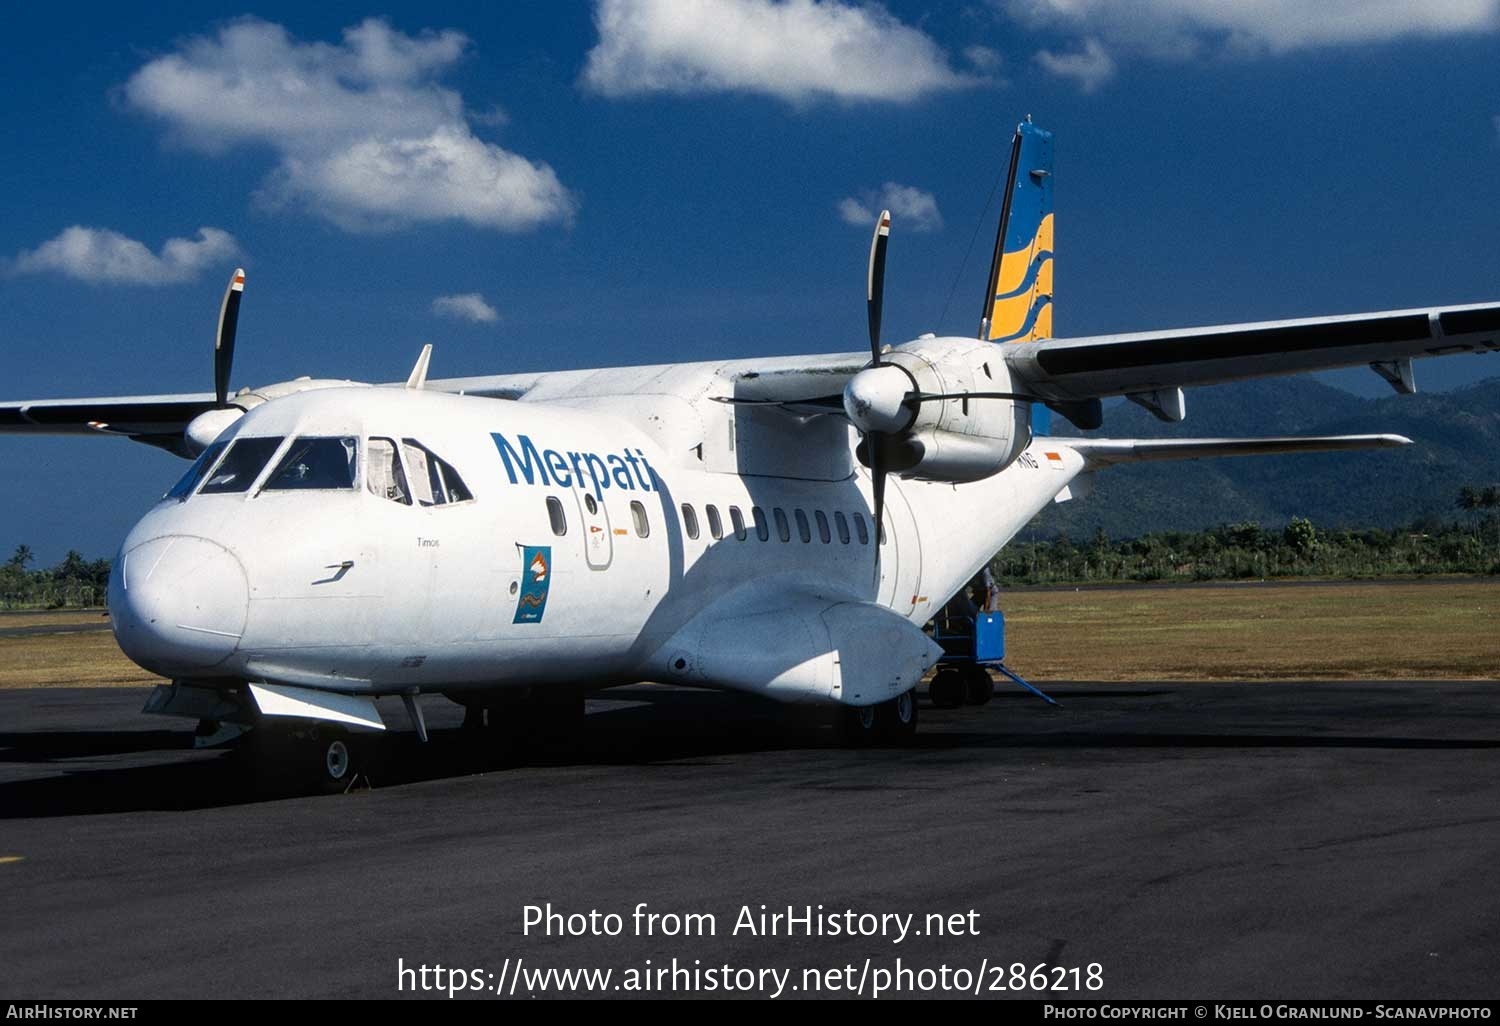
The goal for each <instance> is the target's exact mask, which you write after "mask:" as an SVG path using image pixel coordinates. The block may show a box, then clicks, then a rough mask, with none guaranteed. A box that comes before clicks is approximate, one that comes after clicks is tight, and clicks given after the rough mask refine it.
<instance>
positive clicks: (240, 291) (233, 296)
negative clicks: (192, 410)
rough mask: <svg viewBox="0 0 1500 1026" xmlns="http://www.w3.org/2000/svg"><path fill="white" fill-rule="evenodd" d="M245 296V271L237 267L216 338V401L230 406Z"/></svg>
mask: <svg viewBox="0 0 1500 1026" xmlns="http://www.w3.org/2000/svg"><path fill="white" fill-rule="evenodd" d="M244 294H245V269H244V268H243V267H236V268H235V269H234V275H233V276H232V277H231V278H230V279H229V288H227V289H225V290H224V303H223V305H222V306H220V307H219V333H218V335H217V336H216V337H215V338H214V401H215V404H216V405H217V406H218V407H219V409H221V410H222V409H223V408H224V407H225V406H227V405H228V404H229V369H230V368H231V367H232V366H233V365H234V335H235V331H236V330H237V329H238V327H239V321H240V299H241V297H243V296H244Z"/></svg>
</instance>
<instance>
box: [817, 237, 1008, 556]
mask: <svg viewBox="0 0 1500 1026" xmlns="http://www.w3.org/2000/svg"><path fill="white" fill-rule="evenodd" d="M890 235H891V212H890V211H889V210H882V211H881V212H880V217H879V219H878V220H877V221H876V222H875V235H874V237H873V238H871V240H870V267H869V273H868V276H867V278H866V284H865V304H866V308H867V313H868V314H869V322H870V362H869V363H868V364H866V365H865V368H864V369H863V370H861V371H860V372H859V373H857V374H855V375H854V376H853V377H851V378H850V379H849V381H848V383H847V384H846V385H845V386H844V394H843V397H842V398H843V406H844V413H845V414H846V415H847V416H848V418H849V421H850V423H852V424H853V425H854V426H855V428H856V430H858V431H859V433H860V443H859V447H858V449H857V450H856V454H857V455H858V456H859V459H860V461H861V462H863V463H864V465H865V466H867V467H869V468H870V482H871V485H872V491H873V493H874V495H873V498H874V506H875V508H874V510H873V513H874V515H875V530H876V545H875V572H876V575H877V576H878V575H879V573H880V543H879V539H880V537H881V536H882V535H883V533H884V530H885V479H886V476H887V475H888V474H889V473H890V472H891V470H892V469H895V470H902V469H905V468H906V467H910V466H912V465H913V464H914V463H915V462H916V461H917V460H920V459H921V450H920V447H918V448H916V449H915V450H914V449H913V448H912V446H911V445H909V444H904V443H903V440H902V438H901V435H902V433H903V432H905V431H906V430H907V429H908V428H910V427H911V426H912V424H913V423H915V422H916V419H917V411H918V409H919V408H920V407H921V405H922V404H923V403H926V402H941V401H945V400H949V399H1012V400H1020V401H1024V402H1031V401H1033V400H1035V398H1036V397H1035V396H1031V395H1025V394H1022V393H1018V392H922V391H920V390H919V389H918V388H917V382H916V379H914V378H913V377H912V376H911V374H910V373H909V372H908V371H907V370H906V368H904V367H902V366H901V365H899V364H896V363H892V362H890V361H888V360H884V359H882V358H881V357H882V355H883V354H882V352H881V348H880V319H881V314H882V312H883V309H884V301H885V253H886V247H887V246H888V245H889V243H890Z"/></svg>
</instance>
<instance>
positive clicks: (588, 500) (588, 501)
mask: <svg viewBox="0 0 1500 1026" xmlns="http://www.w3.org/2000/svg"><path fill="white" fill-rule="evenodd" d="M583 508H584V509H586V510H588V511H589V516H593V515H594V514H595V513H598V512H599V504H598V503H597V502H595V501H594V497H593V496H592V495H585V496H584V497H583Z"/></svg>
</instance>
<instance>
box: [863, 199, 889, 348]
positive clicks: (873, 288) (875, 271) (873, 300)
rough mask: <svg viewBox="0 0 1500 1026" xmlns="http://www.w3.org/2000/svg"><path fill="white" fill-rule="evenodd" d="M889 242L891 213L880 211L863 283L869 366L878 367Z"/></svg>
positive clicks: (871, 241)
mask: <svg viewBox="0 0 1500 1026" xmlns="http://www.w3.org/2000/svg"><path fill="white" fill-rule="evenodd" d="M890 241H891V212H890V211H889V210H882V211H881V212H880V219H879V220H877V221H876V222H875V235H874V237H873V238H871V239H870V271H869V275H868V277H867V279H866V282H865V307H866V310H867V312H868V313H869V315H870V366H871V367H878V366H879V365H880V311H881V308H882V306H883V305H884V303H885V247H886V246H887V245H888V244H889V243H890Z"/></svg>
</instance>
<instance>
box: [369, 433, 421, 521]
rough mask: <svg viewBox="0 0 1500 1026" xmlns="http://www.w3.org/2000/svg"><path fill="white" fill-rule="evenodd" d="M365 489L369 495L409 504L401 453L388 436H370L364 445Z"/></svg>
mask: <svg viewBox="0 0 1500 1026" xmlns="http://www.w3.org/2000/svg"><path fill="white" fill-rule="evenodd" d="M365 489H366V490H367V491H369V492H370V494H371V495H378V496H380V497H381V498H382V499H390V500H391V501H392V502H399V503H401V504H402V505H403V506H410V505H411V490H410V489H409V488H407V487H406V474H405V473H404V472H403V471H402V469H401V455H400V453H398V452H397V451H396V443H395V442H393V441H391V439H389V438H372V439H370V441H369V444H368V445H367V446H366V447H365Z"/></svg>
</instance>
